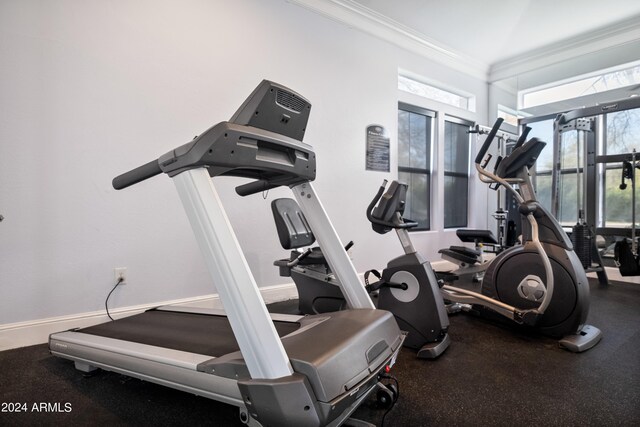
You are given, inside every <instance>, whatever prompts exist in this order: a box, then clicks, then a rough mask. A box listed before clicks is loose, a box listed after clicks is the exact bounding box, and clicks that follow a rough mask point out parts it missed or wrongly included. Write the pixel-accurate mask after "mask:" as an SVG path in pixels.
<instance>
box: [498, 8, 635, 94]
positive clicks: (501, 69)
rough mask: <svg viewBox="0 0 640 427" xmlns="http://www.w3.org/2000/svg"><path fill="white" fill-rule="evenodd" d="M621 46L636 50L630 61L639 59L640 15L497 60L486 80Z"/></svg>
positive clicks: (499, 78) (514, 74) (501, 78)
mask: <svg viewBox="0 0 640 427" xmlns="http://www.w3.org/2000/svg"><path fill="white" fill-rule="evenodd" d="M624 45H628V46H629V48H630V49H635V50H637V53H638V56H637V57H635V58H632V59H638V58H640V16H634V17H632V18H629V19H626V20H623V21H619V22H617V23H615V24H612V25H608V26H606V27H603V28H600V29H597V30H593V31H589V32H588V33H585V34H582V35H579V36H576V37H571V38H568V39H565V40H562V41H559V42H557V43H553V44H550V45H547V46H544V47H541V48H538V49H534V50H531V51H528V52H526V53H523V54H521V55H517V56H514V57H512V58H508V59H505V60H503V61H498V62H496V63H494V64H493V65H491V67H490V70H489V79H488V80H489V82H496V81H499V80H503V79H506V78H510V77H515V76H517V75H519V74H522V73H526V72H529V71H533V70H537V69H540V68H544V67H548V66H550V65H554V64H559V63H562V62H566V61H568V60H571V59H574V58H577V57H580V56H583V55H589V54H593V53H597V52H599V51H603V50H605V49H610V48H612V47H616V46H624ZM626 62H628V61H626Z"/></svg>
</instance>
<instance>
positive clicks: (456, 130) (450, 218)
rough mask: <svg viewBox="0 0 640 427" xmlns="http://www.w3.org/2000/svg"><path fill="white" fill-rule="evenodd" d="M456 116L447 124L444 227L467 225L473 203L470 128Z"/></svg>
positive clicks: (448, 120) (446, 119) (445, 137)
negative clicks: (469, 209)
mask: <svg viewBox="0 0 640 427" xmlns="http://www.w3.org/2000/svg"><path fill="white" fill-rule="evenodd" d="M471 125H472V123H469V122H466V121H464V120H460V119H456V118H454V117H446V118H445V122H444V228H458V227H466V226H467V217H468V212H467V209H468V204H469V127H470V126H471Z"/></svg>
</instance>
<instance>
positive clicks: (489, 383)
mask: <svg viewBox="0 0 640 427" xmlns="http://www.w3.org/2000/svg"><path fill="white" fill-rule="evenodd" d="M591 295H592V299H591V312H590V316H589V323H590V324H593V325H595V326H597V327H599V328H600V329H601V330H602V332H603V334H604V338H603V340H602V341H601V342H600V344H599V345H598V346H596V347H595V348H593V349H591V350H589V351H587V352H585V353H582V354H572V353H569V352H567V351H564V350H562V349H560V348H558V345H557V343H556V341H554V340H552V339H549V338H545V337H539V336H531V335H528V334H525V333H523V332H522V331H519V330H517V329H514V328H513V327H510V326H508V325H503V324H498V323H494V322H490V321H487V320H483V319H479V318H475V317H473V316H469V315H466V314H457V315H453V316H452V317H451V325H450V328H449V332H450V335H451V340H452V343H451V346H450V347H449V349H448V350H447V351H446V352H445V354H444V355H443V356H442V357H440V358H439V359H437V360H432V361H425V360H418V359H416V358H415V355H414V353H413V352H412V351H411V350H409V349H403V350H402V351H401V353H400V356H399V358H398V361H397V364H396V366H395V367H394V369H393V371H392V374H393V375H395V376H396V377H397V379H398V381H399V382H400V398H399V400H398V402H397V404H396V406H395V407H394V408H393V409H392V411H391V412H390V413H389V414H388V415H387V417H386V420H385V425H386V426H438V425H455V426H478V425H483V426H484V425H487V426H513V425H524V426H534V425H543V426H614V425H621V426H637V425H640V285H633V284H622V283H611V284H610V285H609V286H608V287H601V286H599V285H597V283H596V282H595V281H592V282H591ZM295 309H296V301H288V302H283V303H278V304H274V305H271V306H270V310H271V311H275V312H294V311H295ZM0 367H1V370H0V396H1V398H0V403H1V404H2V408H0V409H2V412H0V425H1V426H13V425H20V426H24V425H67V426H81V425H82V426H85V425H143V424H144V425H172V426H173V425H191V426H193V425H211V426H235V425H241V424H240V421H239V419H238V411H237V409H235V408H233V407H230V406H226V405H223V404H220V403H217V402H214V401H210V400H207V399H204V398H201V397H197V396H193V395H191V394H188V393H184V392H180V391H176V390H172V389H169V388H166V387H162V386H159V385H155V384H151V383H147V382H144V381H140V380H137V379H132V378H129V377H125V376H123V375H119V374H114V373H109V372H100V373H99V374H97V375H94V376H91V377H84V376H83V375H82V374H81V373H80V372H78V371H76V370H75V369H74V367H73V363H71V362H69V361H66V360H61V359H57V358H54V357H52V356H51V355H50V354H49V353H48V349H47V346H46V345H36V346H31V347H25V348H20V349H15V350H9V351H5V352H1V353H0ZM16 403H19V404H26V406H27V412H6V410H8V409H10V407H9V405H10V404H16ZM41 403H44V404H48V408H44V407H43V409H48V410H49V411H45V410H43V411H42V412H38V411H34V410H33V405H34V404H36V407H39V406H38V405H39V404H41ZM56 404H57V405H56ZM51 410H55V412H51ZM383 413H384V411H382V410H380V409H378V408H377V407H376V406H375V405H374V404H373V403H367V404H364V405H363V406H361V407H360V408H359V409H358V411H357V412H356V416H357V417H359V418H361V419H363V420H366V421H369V422H372V423H375V424H376V425H380V422H381V419H382V415H383Z"/></svg>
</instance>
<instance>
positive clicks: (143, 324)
mask: <svg viewBox="0 0 640 427" xmlns="http://www.w3.org/2000/svg"><path fill="white" fill-rule="evenodd" d="M273 323H274V325H275V327H276V331H278V335H279V336H280V337H282V336H284V335H287V334H289V333H291V332H293V331H295V330H296V329H298V328H299V327H300V324H299V323H293V322H279V321H274V322H273ZM77 332H82V333H84V334H91V335H98V336H102V337H105V338H115V339H119V340H123V341H131V342H136V343H140V344H148V345H153V346H156V347H163V348H170V349H173V350H180V351H186V352H189V353H196V354H204V355H207V356H212V357H220V356H223V355H225V354H228V353H232V352H234V351H238V350H239V349H240V348H239V347H238V343H237V342H236V338H235V336H234V335H233V331H232V330H231V325H230V324H229V320H228V319H227V317H226V316H215V315H208V314H197V313H184V312H179V311H164V310H149V311H145V312H144V313H140V314H137V315H135V316H131V317H125V318H124V319H118V320H114V321H113V322H107V323H102V324H100V325H96V326H91V327H88V328H84V329H80V330H78V331H77Z"/></svg>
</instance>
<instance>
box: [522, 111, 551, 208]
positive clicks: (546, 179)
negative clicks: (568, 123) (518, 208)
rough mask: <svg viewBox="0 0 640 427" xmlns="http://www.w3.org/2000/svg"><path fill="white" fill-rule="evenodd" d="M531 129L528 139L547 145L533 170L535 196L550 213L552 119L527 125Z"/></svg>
mask: <svg viewBox="0 0 640 427" xmlns="http://www.w3.org/2000/svg"><path fill="white" fill-rule="evenodd" d="M527 126H529V127H530V128H531V132H529V137H528V139H530V138H538V139H539V140H541V141H544V142H546V143H547V145H546V146H545V147H544V149H543V150H542V152H541V153H540V156H538V160H537V161H536V165H535V169H536V176H535V187H536V195H537V196H538V200H539V201H540V204H542V206H544V207H545V208H547V209H548V210H549V211H551V173H552V170H553V119H549V120H542V121H538V122H532V123H527Z"/></svg>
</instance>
